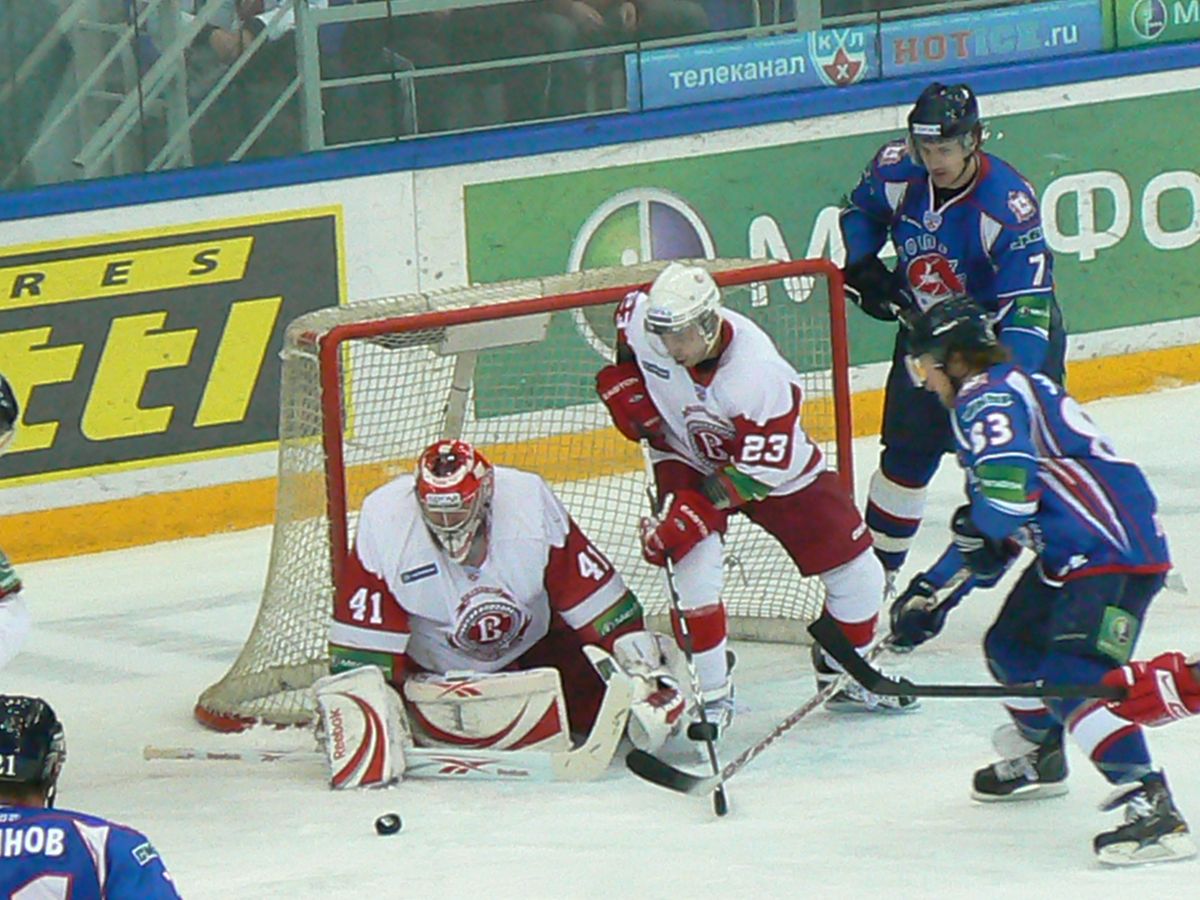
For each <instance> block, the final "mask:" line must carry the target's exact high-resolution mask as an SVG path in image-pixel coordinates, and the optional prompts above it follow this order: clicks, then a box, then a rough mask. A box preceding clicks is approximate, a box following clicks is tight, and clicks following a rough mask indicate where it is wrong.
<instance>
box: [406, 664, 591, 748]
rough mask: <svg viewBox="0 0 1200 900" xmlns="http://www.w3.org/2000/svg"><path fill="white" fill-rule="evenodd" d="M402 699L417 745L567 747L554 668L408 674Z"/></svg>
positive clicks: (565, 722)
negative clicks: (491, 672)
mask: <svg viewBox="0 0 1200 900" xmlns="http://www.w3.org/2000/svg"><path fill="white" fill-rule="evenodd" d="M404 700H405V705H406V706H407V708H408V712H409V715H410V716H411V719H412V723H413V726H414V739H415V741H416V743H417V744H418V745H420V746H422V747H454V748H459V749H461V748H467V747H471V748H477V749H489V750H542V751H545V752H547V753H551V752H557V751H560V750H569V749H570V748H571V738H570V729H569V724H568V719H567V707H566V700H565V698H564V697H563V689H562V679H561V678H560V677H559V674H558V671H557V670H556V669H553V668H549V667H543V668H534V669H525V670H523V671H519V672H497V673H494V674H481V673H478V672H464V673H457V672H452V673H449V674H446V675H435V674H420V675H412V676H409V678H408V679H406V680H405V682H404Z"/></svg>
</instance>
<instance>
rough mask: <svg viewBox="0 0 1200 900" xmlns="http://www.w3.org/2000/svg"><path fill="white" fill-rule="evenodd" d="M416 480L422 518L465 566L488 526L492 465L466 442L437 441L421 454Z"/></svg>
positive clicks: (492, 478)
mask: <svg viewBox="0 0 1200 900" xmlns="http://www.w3.org/2000/svg"><path fill="white" fill-rule="evenodd" d="M416 476H417V500H418V504H419V505H420V507H421V517H422V518H423V519H424V520H425V524H426V525H427V526H428V527H429V531H430V532H431V533H432V534H433V537H434V539H435V540H436V541H437V542H438V543H439V544H440V545H441V547H442V549H443V550H445V551H446V554H447V555H448V556H449V557H450V558H451V559H452V560H454V561H455V562H457V563H461V562H463V561H464V560H465V559H466V558H467V555H468V553H470V550H471V544H472V542H473V541H474V539H475V536H476V535H477V534H478V533H479V530H480V528H482V527H484V526H485V525H486V523H487V517H488V512H489V510H490V508H491V505H492V492H493V490H494V484H495V476H494V474H493V471H492V464H491V463H490V462H488V461H487V460H486V459H484V457H483V456H482V455H481V454H480V453H479V451H477V450H476V449H475V448H474V447H472V446H471V445H470V444H468V443H467V442H466V441H438V442H437V443H436V444H432V445H430V446H429V447H427V448H426V449H425V452H423V453H422V454H421V458H420V459H419V460H418V461H417V473H416Z"/></svg>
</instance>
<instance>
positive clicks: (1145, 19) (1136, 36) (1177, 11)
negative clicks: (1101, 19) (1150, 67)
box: [1115, 0, 1200, 47]
mask: <svg viewBox="0 0 1200 900" xmlns="http://www.w3.org/2000/svg"><path fill="white" fill-rule="evenodd" d="M1115 3H1116V9H1115V13H1116V26H1117V46H1118V47H1144V46H1145V45H1147V44H1170V43H1174V42H1176V41H1197V40H1200V0H1115Z"/></svg>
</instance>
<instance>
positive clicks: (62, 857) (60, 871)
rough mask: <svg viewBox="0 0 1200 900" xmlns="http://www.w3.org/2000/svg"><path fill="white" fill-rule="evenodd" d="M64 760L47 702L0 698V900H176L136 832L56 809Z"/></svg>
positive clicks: (153, 855)
mask: <svg viewBox="0 0 1200 900" xmlns="http://www.w3.org/2000/svg"><path fill="white" fill-rule="evenodd" d="M66 755H67V750H66V743H65V741H64V738H63V728H62V725H61V724H60V723H59V721H58V717H57V716H55V714H54V710H52V709H51V708H50V705H49V704H48V703H46V701H45V700H41V699H39V698H37V697H16V696H3V695H0V897H3V898H9V897H20V898H25V897H30V898H33V897H44V898H46V900H52V898H53V900H101V898H103V900H178V898H179V893H178V892H177V891H176V890H175V886H174V884H172V882H171V876H170V875H168V874H167V870H166V868H164V866H163V862H162V860H161V859H160V858H159V856H158V851H157V850H155V849H154V847H153V845H152V844H151V843H150V841H149V840H147V839H146V836H145V835H143V834H142V833H141V832H139V831H134V830H133V829H132V828H126V827H125V826H124V825H117V824H115V823H113V822H109V821H108V820H106V819H102V818H100V817H99V816H89V815H85V814H84V813H78V812H71V811H69V810H65V809H64V810H59V809H54V808H53V807H54V794H55V787H56V784H57V782H58V775H59V772H60V771H61V770H62V765H63V760H65V759H66Z"/></svg>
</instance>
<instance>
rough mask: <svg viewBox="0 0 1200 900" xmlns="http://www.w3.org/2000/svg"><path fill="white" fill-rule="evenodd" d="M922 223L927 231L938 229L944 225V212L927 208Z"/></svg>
mask: <svg viewBox="0 0 1200 900" xmlns="http://www.w3.org/2000/svg"><path fill="white" fill-rule="evenodd" d="M921 224H922V225H924V226H925V230H926V231H937V230H938V229H939V228H941V227H942V214H941V213H940V212H937V211H936V210H932V209H927V210H925V215H923V216H921Z"/></svg>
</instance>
